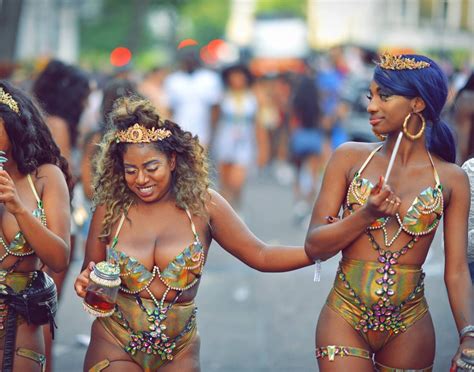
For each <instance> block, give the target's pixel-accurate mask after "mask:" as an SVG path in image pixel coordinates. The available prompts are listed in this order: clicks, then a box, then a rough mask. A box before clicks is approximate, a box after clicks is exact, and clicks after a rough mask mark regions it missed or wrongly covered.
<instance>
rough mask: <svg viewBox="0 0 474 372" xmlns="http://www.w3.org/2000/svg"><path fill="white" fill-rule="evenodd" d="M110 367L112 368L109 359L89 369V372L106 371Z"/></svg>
mask: <svg viewBox="0 0 474 372" xmlns="http://www.w3.org/2000/svg"><path fill="white" fill-rule="evenodd" d="M108 366H110V361H109V360H108V359H104V360H101V361H100V362H99V363H96V364H94V365H93V366H92V367H91V368H89V372H100V371H102V370H104V369H106V368H107V367H108Z"/></svg>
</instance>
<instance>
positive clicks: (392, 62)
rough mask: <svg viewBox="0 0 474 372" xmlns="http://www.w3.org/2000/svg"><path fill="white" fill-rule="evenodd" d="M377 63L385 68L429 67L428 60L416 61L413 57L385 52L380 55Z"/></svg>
mask: <svg viewBox="0 0 474 372" xmlns="http://www.w3.org/2000/svg"><path fill="white" fill-rule="evenodd" d="M378 65H379V66H380V67H381V68H383V69H385V70H398V71H400V70H420V69H422V68H427V67H430V64H429V62H426V61H417V60H415V58H408V57H403V56H394V55H392V54H390V53H388V52H385V53H384V54H383V55H382V56H381V57H380V62H379V63H378Z"/></svg>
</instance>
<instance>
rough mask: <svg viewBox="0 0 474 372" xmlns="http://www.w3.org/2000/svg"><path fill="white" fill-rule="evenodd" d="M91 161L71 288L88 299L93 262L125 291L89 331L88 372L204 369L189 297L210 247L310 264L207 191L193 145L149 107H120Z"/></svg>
mask: <svg viewBox="0 0 474 372" xmlns="http://www.w3.org/2000/svg"><path fill="white" fill-rule="evenodd" d="M97 161H98V164H97V175H96V177H95V185H94V189H95V196H94V200H95V205H96V209H95V212H94V216H93V218H92V224H91V229H90V232H89V237H88V241H87V245H86V255H85V259H84V266H83V270H84V271H83V272H82V273H81V274H80V275H79V276H78V278H77V280H76V283H75V289H76V292H77V293H78V295H79V296H81V297H84V296H85V295H86V288H87V286H88V284H89V274H90V273H91V271H92V270H93V268H94V263H95V262H99V261H103V260H106V259H107V260H108V261H109V262H111V263H114V264H116V265H118V267H119V268H120V277H121V286H120V292H119V295H118V299H117V303H116V307H115V311H114V313H113V314H112V315H111V316H109V317H98V319H97V320H96V321H95V322H94V324H93V325H92V336H91V343H90V346H89V349H88V351H87V354H86V359H85V364H84V370H92V371H101V370H103V369H107V371H109V370H111V371H115V370H125V369H127V370H128V371H141V370H145V371H156V370H158V369H160V371H199V370H200V366H199V343H200V341H199V335H198V332H197V326H196V306H195V304H194V298H195V296H196V293H197V288H198V284H199V281H200V278H201V275H202V271H203V267H204V263H205V260H206V256H207V253H208V250H209V246H210V244H211V241H212V239H215V240H216V241H217V243H219V245H220V246H221V247H223V248H224V249H225V250H227V251H228V252H229V253H231V254H232V255H234V256H235V257H237V258H238V259H240V260H241V261H242V262H244V263H246V264H247V265H249V266H251V267H253V268H255V269H257V270H260V271H273V272H276V271H289V270H294V269H298V268H301V267H304V266H307V265H310V264H311V263H312V261H311V260H309V259H308V257H307V256H306V254H305V252H304V250H303V247H285V246H269V245H267V244H265V243H263V242H262V241H260V240H259V239H258V238H257V237H255V236H254V235H253V234H252V233H251V232H250V231H249V230H248V228H247V227H246V226H245V225H244V224H243V222H242V221H241V220H240V219H239V218H238V216H237V214H236V213H235V212H234V211H233V210H232V208H231V206H230V205H229V204H228V203H227V202H226V201H225V200H224V198H222V196H220V195H219V194H218V193H217V192H215V191H214V190H211V189H210V188H209V180H208V166H207V162H206V154H205V152H204V149H203V147H202V146H201V145H200V144H199V142H198V139H197V137H195V136H194V137H193V136H192V134H191V133H190V132H186V131H183V130H182V129H181V128H180V127H179V126H178V125H177V124H175V123H173V122H171V121H169V120H165V121H163V120H161V119H160V116H159V115H158V113H157V112H156V110H155V109H154V107H153V106H152V105H151V104H150V103H149V102H148V101H146V100H143V99H138V98H124V99H121V100H120V101H119V102H118V104H116V106H115V109H114V111H113V112H112V113H111V115H110V128H109V129H108V131H107V133H106V134H105V136H104V139H103V142H102V147H101V151H100V153H99V155H98V159H97ZM183 247H184V249H183ZM99 315H100V314H99Z"/></svg>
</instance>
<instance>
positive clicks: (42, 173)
mask: <svg viewBox="0 0 474 372" xmlns="http://www.w3.org/2000/svg"><path fill="white" fill-rule="evenodd" d="M36 179H37V180H38V182H40V183H43V184H48V183H49V182H54V183H58V182H60V183H63V182H64V183H65V182H66V180H65V177H64V173H63V172H62V171H61V169H60V168H59V167H58V166H57V165H55V164H43V165H40V166H39V167H38V169H37V172H36Z"/></svg>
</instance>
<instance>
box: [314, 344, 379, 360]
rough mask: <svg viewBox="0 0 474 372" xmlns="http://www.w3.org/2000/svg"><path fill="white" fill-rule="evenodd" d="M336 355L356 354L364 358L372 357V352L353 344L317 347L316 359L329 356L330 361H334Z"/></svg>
mask: <svg viewBox="0 0 474 372" xmlns="http://www.w3.org/2000/svg"><path fill="white" fill-rule="evenodd" d="M336 356H340V357H345V356H354V357H359V358H363V359H370V352H369V351H368V350H365V349H360V348H358V347H352V346H336V345H328V346H321V347H317V348H316V359H320V358H325V357H327V358H328V359H329V361H330V362H332V361H334V358H335V357H336Z"/></svg>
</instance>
